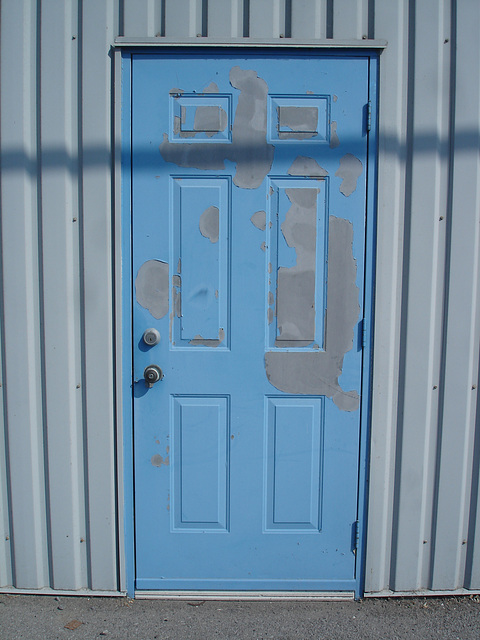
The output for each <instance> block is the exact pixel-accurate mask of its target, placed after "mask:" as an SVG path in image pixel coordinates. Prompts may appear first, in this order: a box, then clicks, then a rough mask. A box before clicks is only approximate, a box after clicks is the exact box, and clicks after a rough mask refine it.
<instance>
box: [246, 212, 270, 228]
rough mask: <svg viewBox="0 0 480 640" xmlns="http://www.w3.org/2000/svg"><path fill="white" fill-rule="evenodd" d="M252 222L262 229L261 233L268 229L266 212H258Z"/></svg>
mask: <svg viewBox="0 0 480 640" xmlns="http://www.w3.org/2000/svg"><path fill="white" fill-rule="evenodd" d="M250 220H251V221H252V224H253V225H254V226H255V227H257V229H260V231H265V229H266V228H267V214H266V213H265V211H256V212H255V213H254V214H253V216H252V217H251V218H250Z"/></svg>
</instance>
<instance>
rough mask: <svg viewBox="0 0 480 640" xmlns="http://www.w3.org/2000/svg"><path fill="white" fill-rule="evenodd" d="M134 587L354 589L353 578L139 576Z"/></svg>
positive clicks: (139, 588) (180, 588) (181, 588)
mask: <svg viewBox="0 0 480 640" xmlns="http://www.w3.org/2000/svg"><path fill="white" fill-rule="evenodd" d="M135 587H136V589H137V590H139V591H143V590H145V591H150V590H161V591H164V590H170V589H172V590H177V591H178V590H186V591H188V590H190V589H191V590H194V591H196V590H198V589H201V590H204V591H212V590H217V589H218V590H219V591H224V590H225V591H232V590H235V591H278V592H285V591H294V592H302V591H322V592H327V591H328V592H333V591H354V590H355V587H356V583H355V580H234V579H232V580H218V579H212V580H208V579H203V580H195V579H190V580H189V579H185V578H182V579H179V580H175V579H165V580H162V578H140V579H137V580H136V583H135Z"/></svg>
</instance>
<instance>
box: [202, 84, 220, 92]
mask: <svg viewBox="0 0 480 640" xmlns="http://www.w3.org/2000/svg"><path fill="white" fill-rule="evenodd" d="M203 93H218V84H217V83H216V82H210V84H209V85H208V86H207V87H205V89H204V90H203Z"/></svg>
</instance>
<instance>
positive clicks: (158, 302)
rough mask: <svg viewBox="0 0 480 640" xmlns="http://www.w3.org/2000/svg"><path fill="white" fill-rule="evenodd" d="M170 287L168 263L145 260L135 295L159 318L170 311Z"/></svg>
mask: <svg viewBox="0 0 480 640" xmlns="http://www.w3.org/2000/svg"><path fill="white" fill-rule="evenodd" d="M168 288H169V287H168V264H167V263H166V262H162V261H161V260H147V262H144V263H143V264H142V266H141V267H140V269H139V270H138V273H137V277H136V279H135V296H136V299H137V302H138V304H139V305H140V306H142V307H143V308H144V309H148V311H150V313H151V314H152V316H153V317H154V318H156V319H157V320H160V318H163V317H164V316H165V315H166V314H167V313H168Z"/></svg>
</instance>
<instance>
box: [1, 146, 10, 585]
mask: <svg viewBox="0 0 480 640" xmlns="http://www.w3.org/2000/svg"><path fill="white" fill-rule="evenodd" d="M0 157H1V152H0ZM0 193H1V183H0ZM0 204H1V196H0ZM0 246H1V230H0ZM1 271H2V270H1V269H0V274H1ZM0 291H1V287H0ZM2 324H3V318H1V319H0V336H1V337H0V344H3V327H2ZM0 372H2V373H1V374H0V385H1V388H0V585H6V584H12V561H11V542H10V517H9V516H10V513H9V502H8V491H7V486H8V485H7V482H8V480H7V452H6V448H5V440H6V432H5V420H4V410H5V406H4V402H3V390H4V386H3V379H4V378H3V347H1V348H0Z"/></svg>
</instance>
